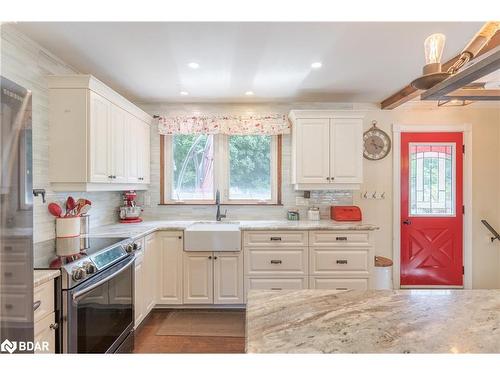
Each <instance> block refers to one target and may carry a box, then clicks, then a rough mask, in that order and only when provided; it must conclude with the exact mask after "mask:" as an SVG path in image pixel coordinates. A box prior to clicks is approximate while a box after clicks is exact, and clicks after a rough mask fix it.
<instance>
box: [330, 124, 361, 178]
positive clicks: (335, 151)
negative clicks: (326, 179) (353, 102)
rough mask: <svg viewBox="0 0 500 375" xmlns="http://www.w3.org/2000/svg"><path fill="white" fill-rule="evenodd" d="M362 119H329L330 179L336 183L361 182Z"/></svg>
mask: <svg viewBox="0 0 500 375" xmlns="http://www.w3.org/2000/svg"><path fill="white" fill-rule="evenodd" d="M362 142H363V120H362V119H357V118H356V119H351V118H347V119H346V118H338V119H331V120H330V179H331V181H330V182H332V183H336V184H361V183H362V182H363V144H362Z"/></svg>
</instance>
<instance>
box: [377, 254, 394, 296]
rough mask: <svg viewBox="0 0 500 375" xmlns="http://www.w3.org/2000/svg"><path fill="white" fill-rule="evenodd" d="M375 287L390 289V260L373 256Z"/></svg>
mask: <svg viewBox="0 0 500 375" xmlns="http://www.w3.org/2000/svg"><path fill="white" fill-rule="evenodd" d="M375 289H377V290H384V289H392V260H390V259H389V258H385V257H380V256H375Z"/></svg>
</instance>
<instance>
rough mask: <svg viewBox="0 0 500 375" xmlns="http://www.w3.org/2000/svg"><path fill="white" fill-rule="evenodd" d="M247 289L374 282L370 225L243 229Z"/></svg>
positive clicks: (337, 286) (355, 285) (364, 286)
mask: <svg viewBox="0 0 500 375" xmlns="http://www.w3.org/2000/svg"><path fill="white" fill-rule="evenodd" d="M243 238H244V245H243V246H244V254H245V290H246V291H247V292H248V291H249V290H251V289H267V290H281V289H307V288H309V289H337V290H345V289H355V290H366V289H369V288H370V287H371V284H372V278H373V267H374V254H373V246H372V245H371V243H370V236H369V232H367V231H346V232H339V231H326V230H322V231H309V232H304V231H303V232H295V233H287V232H277V231H255V232H245V233H244V236H243Z"/></svg>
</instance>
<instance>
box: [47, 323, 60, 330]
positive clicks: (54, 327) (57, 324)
mask: <svg viewBox="0 0 500 375" xmlns="http://www.w3.org/2000/svg"><path fill="white" fill-rule="evenodd" d="M49 328H50V329H53V330H54V331H55V330H56V329H58V328H59V323H52V324H51V325H50V326H49Z"/></svg>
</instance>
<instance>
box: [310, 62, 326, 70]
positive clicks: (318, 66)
mask: <svg viewBox="0 0 500 375" xmlns="http://www.w3.org/2000/svg"><path fill="white" fill-rule="evenodd" d="M322 66H323V64H322V63H321V62H319V61H317V62H313V63H312V64H311V68H313V69H319V68H321V67H322Z"/></svg>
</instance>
